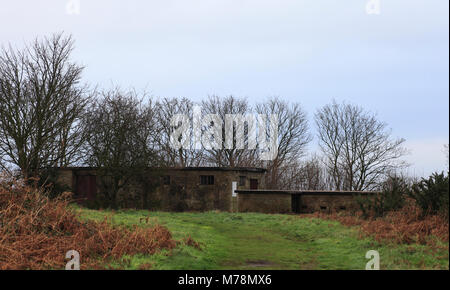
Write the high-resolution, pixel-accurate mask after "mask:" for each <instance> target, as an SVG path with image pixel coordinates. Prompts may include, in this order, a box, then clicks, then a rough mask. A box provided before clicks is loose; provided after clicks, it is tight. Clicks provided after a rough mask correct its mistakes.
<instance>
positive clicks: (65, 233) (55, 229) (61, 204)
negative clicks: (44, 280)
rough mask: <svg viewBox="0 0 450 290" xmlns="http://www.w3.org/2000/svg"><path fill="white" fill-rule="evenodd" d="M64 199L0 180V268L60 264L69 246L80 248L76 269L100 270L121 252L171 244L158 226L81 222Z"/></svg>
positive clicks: (145, 250) (170, 246)
mask: <svg viewBox="0 0 450 290" xmlns="http://www.w3.org/2000/svg"><path fill="white" fill-rule="evenodd" d="M69 200H70V194H69V193H67V194H63V195H62V196H61V197H59V198H56V199H49V198H48V197H47V196H45V192H44V190H43V189H37V188H32V187H30V186H27V185H25V184H24V182H19V181H17V180H13V181H11V180H10V181H8V182H6V181H0V237H1V238H0V269H2V270H5V269H64V267H65V265H66V263H67V260H66V259H65V254H66V252H67V251H69V250H76V251H78V252H79V253H80V266H81V269H104V268H108V262H110V261H111V262H112V261H113V260H114V262H116V263H115V264H117V263H119V264H120V262H118V261H120V259H121V258H122V256H124V255H134V254H138V253H139V254H148V255H151V254H154V253H156V252H158V251H160V250H162V249H167V250H171V249H173V248H174V247H175V246H176V242H175V241H174V240H173V239H172V235H171V233H170V231H169V230H168V229H167V228H165V227H163V226H161V225H154V226H152V227H145V228H142V227H137V226H134V227H133V228H132V229H129V228H127V227H124V226H114V227H113V226H112V224H111V221H108V219H107V218H105V220H104V221H102V222H93V221H86V222H83V221H81V220H79V219H78V217H77V215H76V214H75V213H74V211H73V210H71V209H70V208H69V207H68V203H69ZM119 267H120V266H119Z"/></svg>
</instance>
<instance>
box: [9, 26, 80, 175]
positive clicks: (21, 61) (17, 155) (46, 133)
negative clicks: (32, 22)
mask: <svg viewBox="0 0 450 290" xmlns="http://www.w3.org/2000/svg"><path fill="white" fill-rule="evenodd" d="M72 51H73V41H72V39H71V37H63V35H62V34H57V35H54V36H52V37H51V38H44V39H43V40H38V39H36V40H35V41H34V42H33V43H32V44H31V45H29V46H26V47H25V48H24V49H23V50H15V49H13V48H12V47H11V46H10V47H9V48H2V50H1V54H0V157H1V158H2V164H3V165H6V164H11V163H12V164H14V165H16V166H17V167H18V168H20V170H21V173H22V175H23V176H24V177H25V178H27V177H30V176H37V175H38V170H40V169H42V168H46V167H54V166H67V165H69V164H72V163H73V162H76V159H77V154H78V149H79V147H80V146H81V144H82V142H83V136H82V133H81V131H80V130H79V127H78V122H79V119H80V117H81V116H82V114H83V112H84V109H85V107H86V105H87V103H88V101H89V97H88V96H87V95H86V87H85V86H82V85H80V78H81V73H82V71H83V67H82V66H80V65H77V64H76V63H74V62H72V61H71V60H70V54H71V52H72Z"/></svg>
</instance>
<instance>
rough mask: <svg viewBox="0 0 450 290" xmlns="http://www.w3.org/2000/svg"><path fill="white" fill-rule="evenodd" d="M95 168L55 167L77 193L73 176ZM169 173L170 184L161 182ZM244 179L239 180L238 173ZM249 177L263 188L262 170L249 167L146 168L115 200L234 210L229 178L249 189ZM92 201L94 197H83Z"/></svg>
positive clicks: (166, 207)
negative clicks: (207, 181) (208, 182)
mask: <svg viewBox="0 0 450 290" xmlns="http://www.w3.org/2000/svg"><path fill="white" fill-rule="evenodd" d="M96 174H97V173H96V169H95V168H64V169H60V170H59V176H58V182H60V183H61V184H64V185H66V186H68V187H70V188H71V190H72V191H73V192H74V193H76V194H75V198H78V197H79V196H77V194H80V195H82V194H83V193H79V192H77V188H76V187H77V186H76V184H77V183H76V180H77V177H78V176H80V175H96ZM202 175H205V176H214V184H213V185H206V184H201V177H200V176H202ZM165 176H169V179H170V184H164V179H165ZM241 176H242V177H245V183H244V184H243V185H241V184H240V179H241V178H240V177H241ZM100 178H101V177H98V176H97V196H98V197H99V198H101V196H102V194H101V188H102V187H101V180H100ZM250 179H257V180H258V184H259V188H264V186H265V178H264V170H261V169H253V168H241V169H240V168H236V169H229V168H206V167H200V168H181V169H175V168H171V169H164V170H149V173H148V174H146V177H145V178H144V180H142V179H140V180H138V179H136V180H134V181H131V183H130V184H129V186H127V187H126V188H124V189H122V190H120V191H119V193H118V196H117V203H118V204H119V205H120V206H121V207H124V208H141V207H142V205H143V204H144V202H143V199H144V198H145V199H146V204H147V206H146V208H149V209H152V210H169V211H183V210H188V211H189V210H192V211H207V210H222V211H237V198H236V197H232V182H233V181H235V182H237V189H249V188H250ZM87 202H89V203H94V202H95V201H87Z"/></svg>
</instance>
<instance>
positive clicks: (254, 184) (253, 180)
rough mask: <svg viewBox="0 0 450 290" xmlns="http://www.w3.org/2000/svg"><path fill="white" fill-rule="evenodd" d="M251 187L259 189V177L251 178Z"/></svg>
mask: <svg viewBox="0 0 450 290" xmlns="http://www.w3.org/2000/svg"><path fill="white" fill-rule="evenodd" d="M250 189H258V179H250Z"/></svg>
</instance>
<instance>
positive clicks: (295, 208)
mask: <svg viewBox="0 0 450 290" xmlns="http://www.w3.org/2000/svg"><path fill="white" fill-rule="evenodd" d="M300 197H301V196H300V194H292V195H291V207H292V212H293V213H300V210H301V209H300V207H301V199H300Z"/></svg>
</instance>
